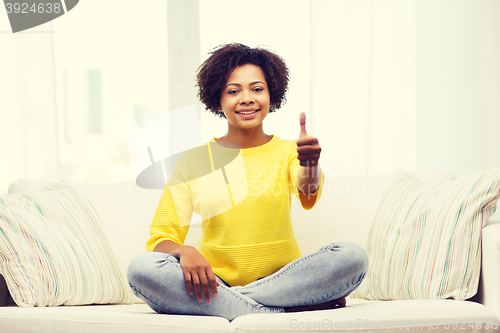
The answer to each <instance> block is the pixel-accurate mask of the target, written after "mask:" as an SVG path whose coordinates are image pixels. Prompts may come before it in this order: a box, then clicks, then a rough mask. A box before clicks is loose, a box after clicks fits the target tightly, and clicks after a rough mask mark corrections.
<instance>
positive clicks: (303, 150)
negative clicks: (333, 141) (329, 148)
mask: <svg viewBox="0 0 500 333" xmlns="http://www.w3.org/2000/svg"><path fill="white" fill-rule="evenodd" d="M320 153H321V147H320V145H319V143H318V139H317V138H315V137H313V136H310V135H309V134H307V131H306V114H305V113H304V112H302V113H301V114H300V134H299V138H298V139H297V159H298V160H299V161H300V165H301V166H304V167H312V166H317V165H318V160H319V154H320Z"/></svg>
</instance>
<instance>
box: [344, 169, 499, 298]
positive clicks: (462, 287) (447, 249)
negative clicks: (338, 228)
mask: <svg viewBox="0 0 500 333" xmlns="http://www.w3.org/2000/svg"><path fill="white" fill-rule="evenodd" d="M499 197H500V169H498V170H492V171H488V172H481V173H477V174H473V175H469V176H465V177H460V178H457V179H454V180H453V179H446V180H434V181H419V180H418V179H416V178H414V177H412V176H411V175H409V174H408V175H407V177H405V179H402V180H399V181H398V182H396V183H395V184H394V185H393V186H392V188H391V189H390V190H389V191H388V192H387V194H386V196H385V197H384V199H383V200H382V202H381V204H380V207H379V209H378V212H377V215H376V217H375V220H374V223H373V225H372V228H371V231H370V236H369V242H368V246H367V250H368V254H369V258H370V265H369V269H368V273H367V276H366V278H365V280H364V281H363V282H362V284H361V285H360V287H359V288H358V289H357V290H355V291H354V293H353V294H352V296H353V297H358V298H367V299H379V300H391V299H431V298H454V299H459V300H464V299H467V298H470V297H472V296H473V295H474V294H475V293H476V292H477V285H478V281H479V273H480V262H481V231H482V227H483V226H484V225H485V223H486V222H487V221H488V218H489V217H490V216H491V215H492V214H493V213H494V212H495V210H496V203H497V201H498V199H499Z"/></svg>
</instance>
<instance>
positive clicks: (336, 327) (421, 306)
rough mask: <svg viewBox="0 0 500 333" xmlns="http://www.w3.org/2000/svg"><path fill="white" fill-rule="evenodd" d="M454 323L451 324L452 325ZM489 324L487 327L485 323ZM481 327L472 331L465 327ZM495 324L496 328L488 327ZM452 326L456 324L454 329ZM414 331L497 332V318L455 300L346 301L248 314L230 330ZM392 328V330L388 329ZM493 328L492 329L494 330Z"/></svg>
mask: <svg viewBox="0 0 500 333" xmlns="http://www.w3.org/2000/svg"><path fill="white" fill-rule="evenodd" d="M453 320H455V322H452V321H453ZM487 321H489V326H490V327H488V328H485V327H486V325H487V324H486V323H487ZM471 322H472V323H473V324H474V325H477V326H478V327H479V325H481V328H477V329H476V328H475V329H474V330H473V329H472V328H471V327H470V326H469V324H471ZM420 323H421V325H420ZM494 323H496V326H495V325H493V327H492V324H494ZM453 324H458V325H457V326H458V327H456V330H454V329H453V328H454V326H453ZM405 325H406V326H407V327H410V326H414V329H415V330H417V331H418V332H428V333H431V332H432V333H435V332H440V331H442V332H447V331H457V332H458V331H462V330H460V327H461V326H463V328H465V330H464V331H467V332H477V333H479V332H495V331H496V332H498V329H499V326H498V319H497V317H496V316H495V315H494V314H493V312H492V311H491V310H489V309H488V308H486V307H485V306H484V305H482V304H479V303H474V302H469V301H456V300H398V301H368V300H364V299H348V300H347V306H346V307H345V308H340V309H335V310H324V311H308V312H296V313H284V314H283V313H282V314H251V315H245V316H241V317H238V318H236V319H234V320H233V321H232V322H231V330H233V331H237V332H240V333H244V332H259V333H264V332H272V333H281V332H297V331H303V332H304V331H308V332H309V331H313V332H334V331H346V330H356V331H357V332H375V331H376V332H378V333H384V332H387V333H389V332H394V331H395V330H399V329H403V326H405ZM390 327H392V328H390ZM495 328H496V329H495Z"/></svg>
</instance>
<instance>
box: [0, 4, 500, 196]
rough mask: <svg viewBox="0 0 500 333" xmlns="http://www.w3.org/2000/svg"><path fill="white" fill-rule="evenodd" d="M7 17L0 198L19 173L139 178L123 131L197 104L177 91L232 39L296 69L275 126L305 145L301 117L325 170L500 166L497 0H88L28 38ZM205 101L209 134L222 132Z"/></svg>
mask: <svg viewBox="0 0 500 333" xmlns="http://www.w3.org/2000/svg"><path fill="white" fill-rule="evenodd" d="M117 8H119V10H117ZM169 10H170V12H169ZM177 11H179V13H181V12H182V13H184V14H183V15H184V16H181V15H180V14H177ZM1 15H4V16H3V17H0V19H1V21H0V24H1V28H0V29H1V30H2V31H3V33H2V34H1V35H0V48H1V50H2V52H1V54H0V58H1V60H2V61H0V70H1V72H0V73H1V75H0V85H1V87H2V89H1V92H0V94H1V96H0V116H1V120H2V121H1V122H0V136H1V137H0V138H1V139H2V141H1V142H2V143H1V145H2V146H1V147H2V148H1V149H2V164H1V166H0V171H1V178H0V191H2V192H4V191H6V187H7V185H8V184H9V183H10V182H11V181H13V180H14V179H16V178H21V177H29V178H43V179H60V178H66V179H68V180H70V181H98V182H107V181H118V180H128V179H133V175H132V172H131V170H130V165H129V160H128V152H127V137H128V135H129V134H130V133H131V131H132V130H133V129H134V128H136V127H137V126H139V125H140V124H142V123H143V122H145V121H146V120H148V119H152V118H154V117H155V116H157V115H160V114H162V113H164V112H167V111H168V110H169V109H170V108H172V107H177V106H182V105H177V104H179V103H181V104H182V103H184V101H186V103H188V102H189V103H191V101H193V102H195V100H196V96H188V93H186V94H185V95H184V97H182V96H181V97H182V98H180V97H179V94H183V93H182V91H183V89H179V85H182V86H183V87H189V86H190V83H189V82H191V86H192V85H194V75H195V71H196V69H197V67H198V65H199V64H200V63H201V62H202V61H203V60H204V59H205V58H206V57H207V52H208V51H209V50H210V49H212V48H213V47H215V46H216V45H219V44H223V43H228V42H241V43H245V44H248V45H250V46H258V45H261V46H265V47H267V48H269V49H271V50H274V51H276V52H277V53H278V54H280V55H281V56H282V57H283V58H284V59H285V60H286V61H287V63H288V65H289V67H290V70H291V84H290V91H289V94H288V102H287V104H286V105H285V106H284V107H283V108H282V109H281V110H279V111H278V112H277V113H275V114H270V115H269V117H268V119H267V120H266V122H265V131H266V132H267V133H270V134H276V135H278V136H280V137H283V138H289V139H294V138H296V137H297V136H298V133H299V125H298V116H299V113H300V112H302V111H304V112H306V114H307V127H308V131H309V133H310V134H311V135H315V136H317V137H318V138H319V140H320V143H321V145H322V147H323V152H322V156H321V161H322V165H323V168H324V170H325V172H326V173H327V175H329V176H336V175H348V174H349V175H357V176H365V175H369V174H372V175H373V174H383V173H388V172H393V171H396V170H399V169H404V170H407V171H425V170H434V169H439V170H448V171H451V172H453V173H454V174H456V175H457V176H460V175H465V174H468V173H472V172H477V171H481V170H486V169H492V168H497V167H500V154H499V153H498V151H499V149H498V143H499V142H500V131H499V127H500V94H499V93H498V92H499V91H500V66H499V63H498V59H500V23H499V22H500V3H499V2H498V1H494V0H489V1H474V0H469V1H465V0H459V1H457V0H446V1H444V0H441V1H430V0H419V1H405V0H402V1H373V0H349V1H347V0H346V1H331V0H310V1H303V0H288V1H285V0H279V1H278V0H276V1H262V0H257V1H253V2H252V3H251V5H250V4H249V3H247V2H234V1H226V0H211V1H197V0H190V1H183V2H179V1H171V0H169V1H166V2H165V1H155V2H151V3H148V6H140V5H138V4H137V2H133V1H116V0H113V1H112V0H110V1H106V2H102V1H97V0H87V1H85V2H80V3H79V5H78V6H77V7H76V8H75V9H73V10H72V11H71V12H69V13H68V14H67V15H64V16H62V17H60V18H58V19H57V20H55V21H53V22H51V23H47V24H45V25H42V26H40V27H37V28H34V29H31V30H28V31H26V32H25V33H17V34H8V33H7V32H8V30H9V26H8V21H7V18H6V15H5V14H4V13H1ZM169 18H170V19H169ZM173 18H177V21H175V22H173ZM179 33H182V34H183V35H182V36H185V37H182V38H179V36H181V35H178V34H179ZM175 36H177V38H174V37H175ZM175 50H177V51H175ZM179 50H180V51H183V52H184V53H182V52H179ZM186 54H187V55H188V56H185V55H186ZM169 59H170V61H169ZM177 83H179V84H177ZM187 89H188V88H186V89H185V90H186V91H187ZM193 94H194V90H190V92H189V95H193ZM176 103H177V104H176ZM195 103H196V102H195ZM197 107H198V109H199V112H200V115H201V118H202V123H203V127H204V135H205V138H206V139H209V138H211V137H214V136H221V135H223V134H224V133H225V131H226V124H225V123H224V121H222V120H220V119H217V118H215V117H214V116H213V115H211V114H209V113H207V112H202V111H203V110H202V107H201V105H199V104H197ZM183 126H189V125H183Z"/></svg>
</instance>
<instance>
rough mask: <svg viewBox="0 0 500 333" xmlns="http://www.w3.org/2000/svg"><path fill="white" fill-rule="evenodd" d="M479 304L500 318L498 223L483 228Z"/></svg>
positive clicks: (499, 233)
mask: <svg viewBox="0 0 500 333" xmlns="http://www.w3.org/2000/svg"><path fill="white" fill-rule="evenodd" d="M482 252H483V254H482V255H483V258H482V262H481V280H480V290H479V293H480V295H481V300H480V302H481V303H483V304H484V305H485V306H486V307H488V308H489V309H490V310H491V311H493V312H494V313H495V315H496V316H497V317H498V318H500V222H493V223H489V224H487V225H486V226H485V227H484V228H483V238H482Z"/></svg>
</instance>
